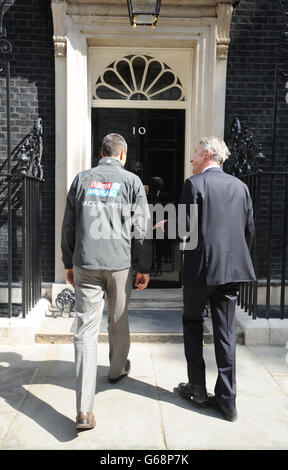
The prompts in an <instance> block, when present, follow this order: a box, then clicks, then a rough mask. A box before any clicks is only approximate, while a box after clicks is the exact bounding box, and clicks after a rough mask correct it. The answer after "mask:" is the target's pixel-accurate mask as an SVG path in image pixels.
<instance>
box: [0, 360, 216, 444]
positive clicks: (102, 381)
mask: <svg viewBox="0 0 288 470" xmlns="http://www.w3.org/2000/svg"><path fill="white" fill-rule="evenodd" d="M1 364H5V366H3V365H1ZM108 370H109V368H108V366H102V365H101V364H100V365H98V368H97V386H96V394H97V393H105V391H106V390H108V389H109V390H111V389H113V388H117V389H118V390H119V389H120V390H123V391H125V392H127V393H133V394H136V395H139V396H144V397H149V398H152V399H154V400H157V401H160V402H167V403H171V404H174V405H176V406H179V407H181V408H184V409H186V410H190V411H191V412H193V411H195V412H198V413H201V414H205V415H207V416H213V417H215V412H214V411H213V410H212V409H209V408H198V407H195V406H194V405H193V404H191V402H190V401H189V400H186V399H184V398H182V397H180V395H179V394H178V392H177V391H176V389H174V390H173V392H171V391H170V390H167V389H164V388H162V387H159V386H157V385H153V384H149V383H147V382H145V381H142V380H139V379H136V378H133V377H130V376H128V377H127V378H125V379H124V380H122V381H121V382H118V383H117V384H110V383H109V382H108V380H107V375H108ZM49 371H50V372H49ZM51 371H54V373H53V375H52V373H51ZM49 384H50V385H58V386H60V387H62V388H66V389H67V390H75V378H74V363H73V362H70V361H63V360H46V361H45V360H44V361H29V360H24V359H23V358H22V356H21V355H20V354H18V353H15V352H3V353H0V397H1V398H2V400H4V401H5V402H6V403H7V404H8V405H9V406H10V407H11V408H14V409H15V411H16V412H20V413H22V414H23V415H25V416H26V417H27V418H29V419H31V420H32V421H34V422H35V423H36V424H37V425H39V426H41V427H42V428H43V429H45V430H46V431H47V432H48V433H49V434H51V435H52V436H54V438H56V439H57V440H58V441H59V442H69V441H72V440H74V439H76V438H77V436H78V432H77V431H76V427H75V421H74V420H72V419H70V418H69V417H67V416H65V415H64V414H63V413H62V412H61V411H59V410H57V409H56V408H55V407H54V406H52V405H51V404H49V403H48V402H47V401H45V400H44V399H41V398H39V397H37V396H36V395H34V393H32V392H31V391H30V390H29V387H30V386H31V385H49ZM52 401H53V402H55V396H53V400H52ZM71 407H75V401H74V402H73V403H71ZM75 415H76V412H75ZM216 417H217V416H216ZM9 425H10V424H9Z"/></svg>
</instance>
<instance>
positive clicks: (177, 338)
mask: <svg viewBox="0 0 288 470" xmlns="http://www.w3.org/2000/svg"><path fill="white" fill-rule="evenodd" d="M130 340H131V343H183V335H182V334H180V333H130ZM98 341H99V343H108V334H107V333H99V337H98ZM73 342H74V334H73V333H67V334H59V335H55V334H51V333H36V334H35V343H46V344H47V343H50V344H57V343H60V344H68V343H73ZM236 342H237V344H244V336H243V333H242V332H241V331H240V330H238V332H237V338H236ZM212 343H214V337H213V333H204V335H203V345H204V346H205V345H206V344H212Z"/></svg>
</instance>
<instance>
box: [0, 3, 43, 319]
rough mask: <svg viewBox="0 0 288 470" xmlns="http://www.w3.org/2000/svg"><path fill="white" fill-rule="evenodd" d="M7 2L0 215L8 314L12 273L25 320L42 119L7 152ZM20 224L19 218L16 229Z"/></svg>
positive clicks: (1, 68) (34, 260) (35, 256)
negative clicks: (18, 282)
mask: <svg viewBox="0 0 288 470" xmlns="http://www.w3.org/2000/svg"><path fill="white" fill-rule="evenodd" d="M5 3H6V1H5V0H0V81H1V87H3V90H5V95H6V102H5V112H4V115H6V116H5V121H6V122H5V123H4V125H3V131H4V132H5V131H6V139H4V138H2V139H1V150H3V149H4V152H5V156H4V158H3V157H2V155H1V165H0V216H1V226H3V227H4V228H3V231H2V233H5V229H6V226H7V231H6V236H7V288H8V309H7V310H8V312H7V313H8V317H9V318H11V317H12V315H13V304H12V281H13V276H14V278H15V275H17V276H19V277H20V279H21V282H22V309H21V310H22V315H23V317H25V316H26V315H27V313H28V311H29V310H30V309H31V308H33V307H34V306H35V304H36V303H37V301H38V300H39V298H40V296H41V255H40V253H41V247H40V240H41V190H40V186H41V184H42V182H43V181H44V180H43V168H42V164H41V159H42V151H43V148H42V133H43V129H42V121H41V119H37V121H35V123H34V126H33V128H32V129H31V131H30V132H29V133H28V134H27V135H26V136H25V137H24V138H23V139H22V141H21V142H20V143H19V145H17V146H16V147H15V148H14V150H12V151H11V125H10V123H11V115H10V60H9V54H10V53H11V52H12V44H11V42H10V41H9V40H8V39H7V35H6V30H5V28H4V27H3V17H4V8H5ZM15 214H17V217H16V219H17V221H16V222H17V223H15V220H14V219H15ZM19 220H22V223H21V226H20V227H19ZM19 228H20V230H21V236H20V243H19V240H15V238H17V234H18V229H19ZM18 238H19V237H18ZM4 243H5V242H4ZM18 243H19V244H20V246H21V254H20V256H19V253H17V251H18V246H17V244H18ZM5 248H6V247H5V246H4V247H2V248H1V251H2V253H1V256H2V257H3V258H4V255H5ZM15 248H16V249H15ZM3 251H4V253H3ZM15 252H16V253H15ZM16 255H17V256H16ZM3 264H4V263H3ZM19 264H20V270H21V273H20V274H19ZM17 310H18V311H19V309H17ZM5 311H6V309H5ZM0 313H1V312H0Z"/></svg>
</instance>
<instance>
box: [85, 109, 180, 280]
mask: <svg viewBox="0 0 288 470" xmlns="http://www.w3.org/2000/svg"><path fill="white" fill-rule="evenodd" d="M111 132H116V133H118V134H121V135H122V136H123V137H124V138H125V140H126V142H127V144H128V154H127V162H126V166H125V168H126V169H127V170H129V171H132V172H133V173H136V174H137V175H138V176H139V177H140V178H141V180H142V182H143V184H144V186H145V189H146V193H147V198H148V201H149V203H151V204H156V203H160V204H163V205H166V204H168V203H173V204H175V205H177V204H178V201H179V197H180V194H181V190H182V187H183V181H184V140H185V139H184V137H185V111H184V110H172V109H159V110H158V109H157V110H156V109H116V108H112V109H107V108H93V109H92V166H96V165H97V164H98V161H99V158H100V149H101V142H102V139H103V137H104V136H105V135H106V134H109V133H111ZM155 235H156V233H155V234H154V240H153V270H152V275H151V278H150V279H151V280H150V283H149V287H179V286H180V273H181V254H180V252H179V240H170V239H168V238H167V237H166V236H165V238H164V239H159V240H158V239H156V236H155Z"/></svg>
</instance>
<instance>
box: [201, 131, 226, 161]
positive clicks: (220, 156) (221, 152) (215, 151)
mask: <svg viewBox="0 0 288 470" xmlns="http://www.w3.org/2000/svg"><path fill="white" fill-rule="evenodd" d="M199 143H200V144H202V151H203V152H205V150H208V151H209V152H210V154H211V159H212V160H215V162H217V163H219V164H221V163H223V162H225V160H227V158H229V155H230V151H229V150H228V148H227V145H226V144H225V142H224V141H223V140H221V139H218V137H203V138H202V139H200V141H199Z"/></svg>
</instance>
